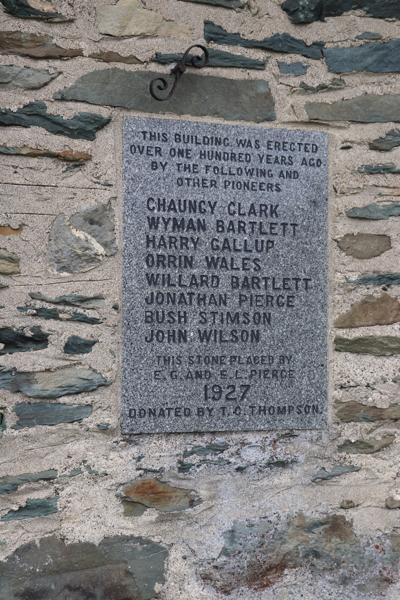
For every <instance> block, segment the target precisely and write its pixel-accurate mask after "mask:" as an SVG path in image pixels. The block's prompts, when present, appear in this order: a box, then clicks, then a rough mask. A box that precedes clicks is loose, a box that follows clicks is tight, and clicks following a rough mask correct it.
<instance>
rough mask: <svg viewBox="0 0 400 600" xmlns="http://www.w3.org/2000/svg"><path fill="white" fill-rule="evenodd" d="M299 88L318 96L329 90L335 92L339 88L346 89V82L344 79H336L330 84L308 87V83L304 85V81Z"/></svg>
mask: <svg viewBox="0 0 400 600" xmlns="http://www.w3.org/2000/svg"><path fill="white" fill-rule="evenodd" d="M299 87H300V89H301V90H304V91H305V92H309V93H311V94H318V93H319V92H326V91H329V90H335V89H337V88H342V87H346V82H345V81H343V79H338V78H337V77H334V78H333V79H332V80H331V81H329V82H328V83H319V84H318V85H316V86H313V85H308V83H304V81H302V82H301V83H300V86H299Z"/></svg>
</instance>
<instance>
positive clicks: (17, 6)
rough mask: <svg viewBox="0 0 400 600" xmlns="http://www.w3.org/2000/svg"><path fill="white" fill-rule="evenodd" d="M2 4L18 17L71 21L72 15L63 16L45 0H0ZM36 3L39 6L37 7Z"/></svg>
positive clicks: (58, 21) (5, 9) (57, 21)
mask: <svg viewBox="0 0 400 600" xmlns="http://www.w3.org/2000/svg"><path fill="white" fill-rule="evenodd" d="M0 2H1V3H2V5H3V6H4V11H5V12H6V13H8V14H10V15H12V16H13V17H19V18H20V19H41V20H42V21H52V22H53V23H60V22H65V21H73V20H74V19H73V17H65V16H64V15H61V14H60V13H58V12H56V11H55V10H54V7H53V5H52V4H51V3H50V2H49V1H48V0H46V2H37V0H36V1H34V0H0ZM38 5H39V6H40V8H38Z"/></svg>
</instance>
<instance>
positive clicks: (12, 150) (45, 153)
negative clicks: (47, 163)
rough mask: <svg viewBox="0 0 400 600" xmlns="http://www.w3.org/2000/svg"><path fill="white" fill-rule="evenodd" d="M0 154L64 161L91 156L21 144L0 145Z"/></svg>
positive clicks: (81, 160)
mask: <svg viewBox="0 0 400 600" xmlns="http://www.w3.org/2000/svg"><path fill="white" fill-rule="evenodd" d="M0 154H6V155H7V156H28V157H29V158H57V159H58V160H63V161H66V162H74V163H78V162H84V161H86V160H90V159H91V158H92V156H91V154H88V153H87V152H74V151H73V150H61V151H60V152H53V151H52V150H39V148H30V147H29V146H23V147H20V148H17V147H15V146H0Z"/></svg>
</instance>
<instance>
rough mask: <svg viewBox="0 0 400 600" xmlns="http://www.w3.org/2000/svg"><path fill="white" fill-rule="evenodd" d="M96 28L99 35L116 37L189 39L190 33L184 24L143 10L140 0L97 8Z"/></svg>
mask: <svg viewBox="0 0 400 600" xmlns="http://www.w3.org/2000/svg"><path fill="white" fill-rule="evenodd" d="M96 26H97V27H98V29H99V31H100V33H104V34H106V35H113V36H117V37H122V36H132V35H140V36H157V37H178V38H186V39H190V38H191V31H190V29H188V27H187V26H186V25H185V24H184V23H180V22H179V21H171V20H166V19H165V18H164V16H163V15H162V14H161V13H159V12H155V11H154V10H148V9H146V8H144V6H143V4H142V2H141V1H140V0H119V1H118V2H117V3H116V4H115V5H113V4H106V5H104V6H99V7H97V8H96Z"/></svg>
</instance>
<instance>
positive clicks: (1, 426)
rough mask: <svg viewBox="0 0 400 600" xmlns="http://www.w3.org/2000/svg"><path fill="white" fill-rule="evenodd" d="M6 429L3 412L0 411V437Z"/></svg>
mask: <svg viewBox="0 0 400 600" xmlns="http://www.w3.org/2000/svg"><path fill="white" fill-rule="evenodd" d="M6 429H7V426H6V420H5V417H4V413H2V412H0V437H1V436H2V434H3V431H5V430H6Z"/></svg>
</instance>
